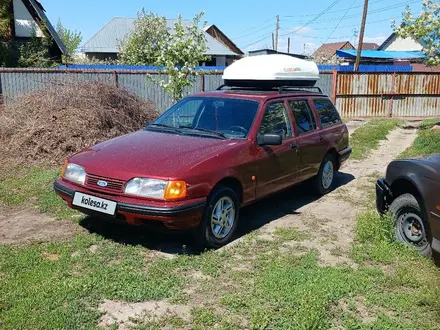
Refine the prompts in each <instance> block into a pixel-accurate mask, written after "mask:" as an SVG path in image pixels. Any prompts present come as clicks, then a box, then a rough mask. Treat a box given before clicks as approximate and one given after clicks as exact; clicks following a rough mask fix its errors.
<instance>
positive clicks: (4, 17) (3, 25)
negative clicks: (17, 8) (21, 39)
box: [0, 0, 12, 42]
mask: <svg viewBox="0 0 440 330" xmlns="http://www.w3.org/2000/svg"><path fill="white" fill-rule="evenodd" d="M11 2H12V1H10V0H0V41H3V42H7V41H11V40H12V30H11V19H12V15H11Z"/></svg>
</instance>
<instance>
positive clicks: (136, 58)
mask: <svg viewBox="0 0 440 330" xmlns="http://www.w3.org/2000/svg"><path fill="white" fill-rule="evenodd" d="M203 15H204V13H203V12H201V13H200V14H198V15H196V16H195V17H194V19H193V21H192V24H186V23H185V22H183V20H182V16H181V15H179V17H178V19H177V21H176V23H175V24H174V28H173V29H172V30H171V29H168V28H167V26H166V19H165V18H164V17H159V16H157V15H155V14H152V13H149V14H147V13H146V12H145V11H144V10H142V11H141V12H140V13H139V14H138V19H137V20H136V22H135V28H134V31H133V33H132V34H131V35H129V36H128V38H127V39H126V40H125V41H124V42H123V44H122V45H121V47H120V49H121V53H120V62H121V63H123V64H130V65H153V66H158V67H161V68H163V70H164V72H166V73H167V74H168V79H167V80H161V81H159V84H160V86H161V87H162V88H163V89H164V90H165V91H166V92H167V93H168V95H169V96H170V97H171V98H172V99H173V100H174V101H177V100H179V99H181V98H182V97H183V94H184V89H185V87H187V86H191V85H192V84H193V82H194V80H195V77H196V76H197V72H196V71H195V70H194V69H195V67H196V66H198V65H199V63H200V62H204V61H207V60H208V59H209V57H207V56H206V55H205V53H206V50H207V49H208V47H207V43H206V38H205V34H204V32H203V27H204V26H205V25H206V22H205V23H204V25H203V26H201V20H202V17H203ZM150 78H151V79H153V80H154V78H152V77H150Z"/></svg>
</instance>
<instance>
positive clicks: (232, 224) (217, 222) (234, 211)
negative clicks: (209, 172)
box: [195, 185, 240, 248]
mask: <svg viewBox="0 0 440 330" xmlns="http://www.w3.org/2000/svg"><path fill="white" fill-rule="evenodd" d="M228 208H231V209H230V211H228ZM239 211H240V203H239V199H238V197H237V194H236V192H235V191H234V190H233V189H231V188H230V187H227V186H223V185H220V186H217V187H215V188H214V190H213V191H212V193H211V194H210V196H209V198H208V200H207V203H206V206H205V210H204V212H203V217H202V221H201V223H200V225H199V227H198V228H197V230H196V232H195V234H196V239H197V241H198V243H199V244H200V245H201V246H203V247H207V248H220V247H222V246H224V245H226V244H228V243H229V242H230V241H231V240H232V239H233V237H234V233H235V230H236V228H237V223H238V218H239ZM228 226H229V227H228ZM222 228H223V229H222Z"/></svg>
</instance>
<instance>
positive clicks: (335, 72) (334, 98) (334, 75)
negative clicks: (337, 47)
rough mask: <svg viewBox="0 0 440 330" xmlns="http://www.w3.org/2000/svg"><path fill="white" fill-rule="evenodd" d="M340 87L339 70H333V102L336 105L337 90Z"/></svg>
mask: <svg viewBox="0 0 440 330" xmlns="http://www.w3.org/2000/svg"><path fill="white" fill-rule="evenodd" d="M337 87H338V69H337V68H334V69H333V77H332V95H331V97H332V102H333V104H335V105H336V90H337Z"/></svg>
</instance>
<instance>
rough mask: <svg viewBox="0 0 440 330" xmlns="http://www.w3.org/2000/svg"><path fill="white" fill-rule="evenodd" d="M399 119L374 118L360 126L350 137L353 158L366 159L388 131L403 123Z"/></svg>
mask: <svg viewBox="0 0 440 330" xmlns="http://www.w3.org/2000/svg"><path fill="white" fill-rule="evenodd" d="M402 123H403V121H401V120H399V119H386V120H383V119H374V120H371V121H369V122H368V123H366V124H365V125H364V126H362V127H360V128H358V129H357V130H356V131H355V132H354V133H353V134H352V135H351V138H350V145H351V147H352V148H353V153H352V155H351V158H353V159H364V158H366V157H367V156H368V155H369V153H370V151H371V150H373V149H376V148H377V147H378V145H379V142H380V141H381V140H384V139H385V138H386V136H387V135H388V133H390V131H392V130H393V129H395V128H396V127H397V126H398V125H401V124H402Z"/></svg>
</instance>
